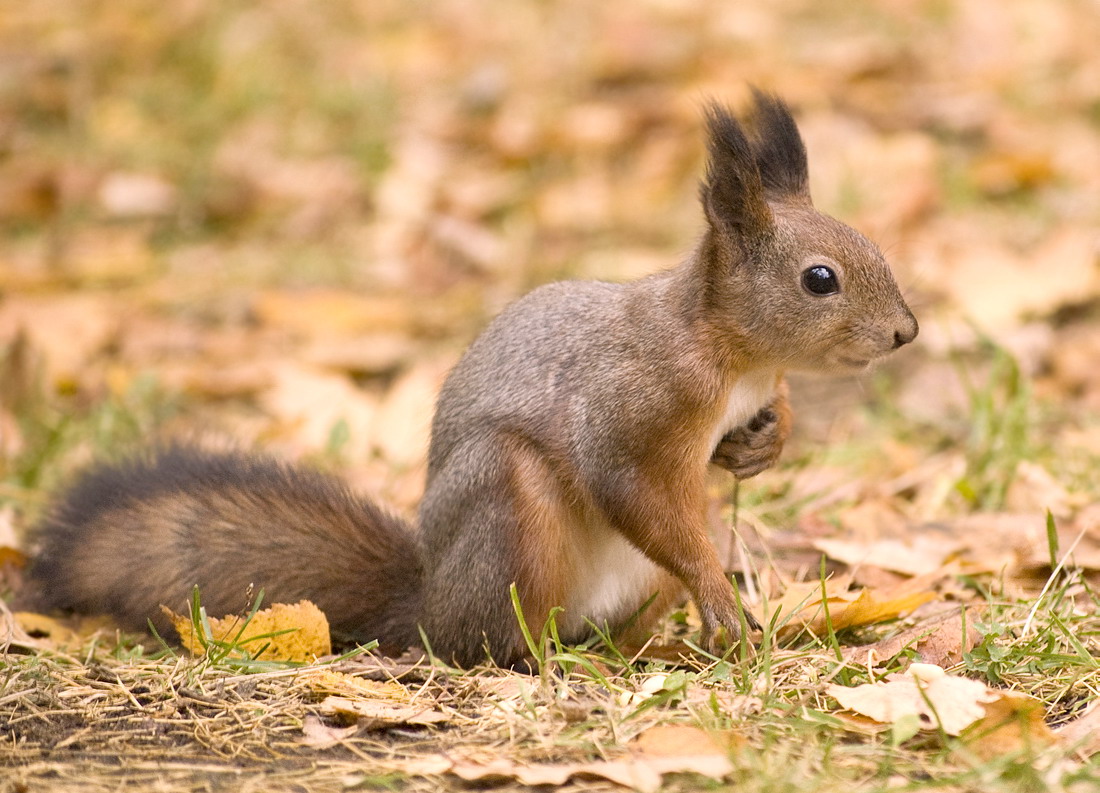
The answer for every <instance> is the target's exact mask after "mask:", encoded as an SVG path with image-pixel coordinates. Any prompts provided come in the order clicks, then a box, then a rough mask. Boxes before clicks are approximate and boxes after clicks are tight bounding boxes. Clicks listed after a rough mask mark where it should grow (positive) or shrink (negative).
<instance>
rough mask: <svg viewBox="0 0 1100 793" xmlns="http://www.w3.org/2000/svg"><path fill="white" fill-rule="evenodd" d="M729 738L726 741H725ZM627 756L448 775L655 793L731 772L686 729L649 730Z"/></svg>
mask: <svg viewBox="0 0 1100 793" xmlns="http://www.w3.org/2000/svg"><path fill="white" fill-rule="evenodd" d="M727 737H728V736H727ZM629 748H630V750H631V753H630V755H628V756H624V757H619V758H616V759H614V760H595V761H591V762H580V763H544V764H539V765H529V764H523V763H516V762H513V761H511V760H508V759H505V758H498V759H495V760H491V761H488V762H475V761H473V760H465V761H460V762H456V763H455V764H454V766H453V767H452V768H451V773H453V774H454V775H455V776H457V777H460V778H461V779H465V780H467V781H475V780H492V779H514V780H515V781H516V782H519V783H520V784H522V785H564V784H565V783H566V782H568V781H569V780H570V779H572V778H574V777H598V778H602V779H606V780H609V781H611V782H614V783H615V784H618V785H622V786H623V787H628V788H632V789H634V790H640V791H655V790H658V789H660V787H661V778H662V776H663V775H664V774H680V773H692V774H700V775H702V776H706V777H710V778H711V779H722V778H724V777H725V776H727V775H728V774H729V773H731V772H732V771H733V766H732V764H731V763H730V760H729V757H728V756H727V751H726V750H725V749H723V748H722V747H721V746H719V744H718V743H717V742H716V741H715V736H714V735H712V734H710V733H707V732H705V731H704V730H701V729H699V728H698V727H692V726H689V725H684V724H665V725H658V726H656V727H651V728H650V729H648V730H646V731H645V732H644V733H642V734H641V735H639V736H638V737H637V738H636V739H635V740H634V741H632V742H631V743H630V744H629Z"/></svg>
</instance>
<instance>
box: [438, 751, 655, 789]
mask: <svg viewBox="0 0 1100 793" xmlns="http://www.w3.org/2000/svg"><path fill="white" fill-rule="evenodd" d="M451 773H452V774H454V775H455V776H457V777H459V778H460V779H464V780H466V781H467V782H473V781H478V780H492V779H514V780H515V781H516V782H519V783H520V784H521V785H555V786H560V785H564V784H565V783H566V782H568V781H569V780H570V779H572V778H573V777H575V776H582V777H585V776H587V777H602V778H603V779H607V780H610V781H611V782H614V783H615V784H617V785H622V786H623V787H628V788H633V789H634V790H640V791H642V793H649V791H655V790H658V789H659V788H660V787H661V775H660V773H658V772H657V771H655V770H653V769H652V768H650V767H649V766H648V765H646V764H644V763H637V762H633V761H629V760H597V761H593V762H591V763H554V764H550V763H546V764H541V765H520V764H517V763H513V762H512V761H510V760H506V759H504V758H500V759H497V760H493V761H492V762H489V763H455V765H454V766H453V767H452V768H451Z"/></svg>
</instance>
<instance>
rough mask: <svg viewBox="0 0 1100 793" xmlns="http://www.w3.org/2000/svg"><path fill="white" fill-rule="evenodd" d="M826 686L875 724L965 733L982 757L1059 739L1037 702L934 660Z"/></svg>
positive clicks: (846, 705) (966, 740)
mask: <svg viewBox="0 0 1100 793" xmlns="http://www.w3.org/2000/svg"><path fill="white" fill-rule="evenodd" d="M826 690H827V693H828V694H829V696H831V697H833V699H835V700H836V701H837V702H838V703H840V706H841V707H842V708H844V709H845V710H849V711H853V712H854V713H857V714H859V715H861V716H864V717H867V718H869V719H871V720H872V721H874V722H878V723H880V724H884V725H891V726H895V727H898V726H902V725H906V724H909V723H910V722H911V720H912V719H914V718H915V719H917V723H919V726H920V729H921V730H923V731H926V732H927V731H933V730H939V729H942V730H943V731H944V732H945V733H946V734H948V735H958V736H962V740H963V742H964V743H966V745H967V747H968V748H969V749H970V750H971V751H972V752H974V753H975V754H977V755H978V756H979V757H983V758H990V757H994V756H999V755H1003V754H1007V753H1011V752H1015V751H1019V750H1022V749H1027V748H1028V747H1042V746H1045V745H1047V744H1050V743H1052V742H1053V741H1054V736H1053V734H1052V733H1051V731H1050V729H1049V728H1048V727H1047V726H1046V723H1045V722H1044V719H1043V717H1044V711H1043V707H1042V704H1041V703H1040V702H1038V701H1037V700H1035V699H1033V698H1032V697H1029V696H1027V695H1025V694H1021V693H1019V692H1016V691H1005V690H1002V689H994V688H990V687H989V686H987V685H985V683H982V682H981V681H978V680H971V679H969V678H965V677H958V676H955V675H949V674H947V673H946V672H944V670H943V669H942V668H940V667H938V666H935V665H932V664H913V665H912V666H910V667H909V670H908V671H907V673H906V674H904V675H891V676H890V677H889V678H888V679H887V680H886V681H885V682H882V683H866V684H864V685H861V686H854V687H847V686H838V685H830V686H829V687H828V688H827V689H826ZM907 731H908V732H911V729H907Z"/></svg>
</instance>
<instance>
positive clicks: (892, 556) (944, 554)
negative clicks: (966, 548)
mask: <svg viewBox="0 0 1100 793" xmlns="http://www.w3.org/2000/svg"><path fill="white" fill-rule="evenodd" d="M813 545H814V547H815V548H817V549H818V550H819V551H823V552H824V553H826V554H827V555H828V556H829V558H831V559H836V560H837V561H838V562H844V563H845V564H847V565H849V566H852V567H855V566H858V565H864V564H868V565H873V566H875V567H881V568H883V569H884V570H893V571H895V572H898V573H905V574H906V575H924V574H925V573H931V572H934V571H936V570H939V569H940V568H941V567H943V565H944V563H945V562H946V561H947V559H948V558H949V557H950V556H951V555H952V554H953V553H956V552H957V551H958V549H959V546H960V543H959V542H958V541H955V540H952V539H951V538H949V537H946V536H941V535H932V534H918V535H916V536H914V537H912V538H911V539H909V540H895V539H883V540H876V541H873V542H863V541H852V540H834V539H820V540H815V541H814V544H813Z"/></svg>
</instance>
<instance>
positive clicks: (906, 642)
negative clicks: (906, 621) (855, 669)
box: [844, 607, 983, 667]
mask: <svg viewBox="0 0 1100 793" xmlns="http://www.w3.org/2000/svg"><path fill="white" fill-rule="evenodd" d="M982 610H983V609H982V607H973V608H970V609H967V612H966V627H967V640H966V642H965V644H964V642H963V632H962V626H963V619H962V615H961V614H960V613H959V612H958V611H952V612H951V613H949V614H945V615H942V616H940V617H936V618H934V619H930V620H925V621H924V622H920V623H918V624H917V625H914V626H913V627H911V628H909V629H907V630H904V631H902V632H901V633H899V634H897V635H896V636H891V637H890V638H888V639H883V640H882V641H880V642H876V643H875V644H871V645H867V646H864V647H850V648H847V650H846V651H845V653H844V657H845V658H846V659H847V660H849V661H852V662H853V663H857V664H859V665H860V666H878V665H881V664H884V663H886V662H888V661H890V660H892V659H893V658H894V657H895V656H897V654H898V653H900V652H901V651H902V650H906V649H909V650H913V651H915V652H916V653H917V657H918V660H919V661H920V662H922V663H926V664H935V665H936V666H943V667H947V666H952V665H954V664H957V663H959V662H960V661H961V660H962V654H963V652H964V651H966V650H968V649H970V648H971V647H973V646H974V645H975V644H977V643H978V642H980V641H981V638H982V637H981V634H980V633H978V630H977V628H975V627H974V622H975V621H976V620H977V619H978V618H979V616H980V614H981V612H982Z"/></svg>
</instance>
